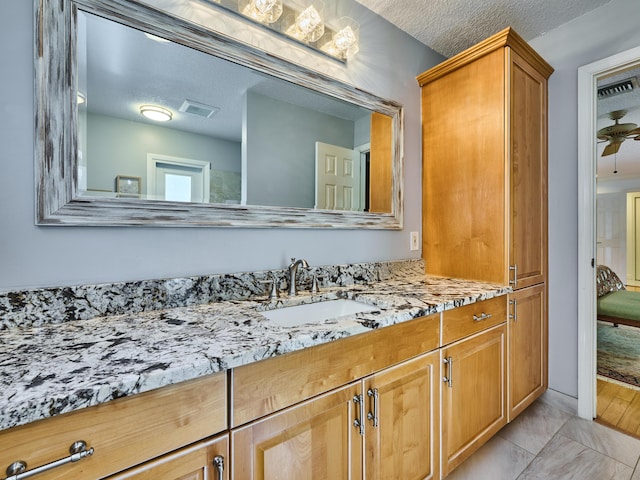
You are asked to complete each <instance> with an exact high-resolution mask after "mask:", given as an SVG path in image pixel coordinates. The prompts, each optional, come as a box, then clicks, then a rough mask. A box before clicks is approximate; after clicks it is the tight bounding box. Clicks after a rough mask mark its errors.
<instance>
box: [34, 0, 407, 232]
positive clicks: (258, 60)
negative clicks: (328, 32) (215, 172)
mask: <svg viewBox="0 0 640 480" xmlns="http://www.w3.org/2000/svg"><path fill="white" fill-rule="evenodd" d="M34 5H35V12H36V20H35V23H34V28H35V42H34V48H35V52H34V58H35V137H36V138H35V173H36V174H35V180H36V224H37V225H88V226H126V225H135V226H213V227H289V228H343V229H345V228H368V229H391V230H399V229H402V220H403V193H402V182H403V173H402V172H403V145H402V141H403V108H402V106H401V105H399V104H398V103H396V102H394V101H390V100H384V99H381V98H379V97H377V96H375V95H372V94H370V93H367V92H364V91H362V90H360V89H358V88H356V87H354V86H351V85H348V84H346V83H343V82H340V81H337V80H335V79H333V78H330V77H328V76H326V75H324V74H322V73H319V72H316V71H313V70H310V69H308V68H306V67H303V66H299V65H296V64H293V63H291V62H289V61H287V60H283V59H282V58H278V57H276V56H274V55H271V54H269V53H268V52H264V51H261V50H259V49H257V48H255V47H252V46H249V45H246V44H244V43H241V42H239V41H237V40H235V39H233V38H230V37H228V36H225V35H223V34H221V33H219V32H216V31H213V30H210V29H207V28H205V27H204V26H202V25H199V24H195V23H191V22H189V21H187V20H185V19H182V18H179V17H176V16H173V15H171V14H169V13H167V12H165V11H163V10H160V9H156V8H154V7H151V6H148V5H146V4H142V3H140V2H138V1H136V0H34ZM210 8H215V7H213V6H211V7H210ZM78 10H82V11H86V12H89V13H94V14H96V15H100V16H102V17H105V18H107V19H111V20H114V21H117V22H119V23H122V24H124V25H128V26H130V27H133V28H137V29H140V30H144V31H147V32H149V33H152V34H155V35H158V36H162V37H164V38H167V39H169V40H171V41H173V42H176V43H179V44H182V45H185V46H188V47H191V48H195V49H198V50H200V51H203V52H205V53H208V54H211V55H215V56H218V57H221V58H225V59H228V60H231V61H233V62H235V63H238V64H241V65H244V66H247V67H249V68H252V69H255V70H257V71H260V72H262V73H266V74H269V75H273V76H275V77H278V78H281V79H284V80H287V81H289V82H292V83H295V84H297V85H301V86H304V87H307V88H310V89H312V90H314V91H317V92H321V93H324V94H327V95H330V96H332V97H335V98H338V99H342V100H345V101H348V102H351V103H354V104H357V105H359V106H361V107H364V108H367V109H369V110H372V111H373V112H377V113H381V114H384V115H388V116H389V117H391V128H390V130H391V135H390V137H391V138H390V139H389V141H390V152H391V156H392V161H391V165H390V169H389V170H390V171H389V172H387V177H388V180H386V182H387V184H390V189H389V195H390V198H389V199H388V202H389V203H390V213H372V212H350V211H336V210H317V209H308V208H293V207H268V206H256V205H225V204H205V203H199V204H198V203H184V202H169V201H157V200H143V199H128V198H100V197H90V196H85V195H82V196H80V195H79V194H78V154H77V138H78V132H77V116H78V110H77V104H76V103H77V102H76V95H77V87H76V85H77V71H76V70H77V67H76V65H77V62H76V60H77V57H76V53H77V52H76V50H77V17H78Z"/></svg>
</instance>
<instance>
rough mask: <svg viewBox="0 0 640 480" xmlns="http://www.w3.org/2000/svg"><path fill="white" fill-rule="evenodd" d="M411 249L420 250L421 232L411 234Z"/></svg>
mask: <svg viewBox="0 0 640 480" xmlns="http://www.w3.org/2000/svg"><path fill="white" fill-rule="evenodd" d="M409 248H410V249H411V250H420V233H419V232H411V235H410V247H409Z"/></svg>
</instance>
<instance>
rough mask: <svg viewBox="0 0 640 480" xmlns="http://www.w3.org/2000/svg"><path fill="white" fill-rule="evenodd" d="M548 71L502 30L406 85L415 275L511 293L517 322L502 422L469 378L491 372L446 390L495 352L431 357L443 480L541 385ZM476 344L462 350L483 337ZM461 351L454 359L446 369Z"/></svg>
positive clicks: (511, 326) (511, 328)
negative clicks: (437, 382)
mask: <svg viewBox="0 0 640 480" xmlns="http://www.w3.org/2000/svg"><path fill="white" fill-rule="evenodd" d="M552 72H553V68H552V67H551V66H550V65H549V64H548V63H547V62H545V61H544V59H542V58H541V57H540V56H539V55H538V54H537V53H536V52H535V51H534V50H533V49H531V47H529V46H528V45H527V44H526V42H525V41H524V40H523V39H522V38H521V37H520V36H519V35H517V34H516V33H515V32H514V31H513V30H512V29H510V28H507V29H505V30H503V31H502V32H499V33H497V34H496V35H494V36H492V37H490V38H488V39H487V40H485V41H483V42H481V43H479V44H478V45H476V46H474V47H472V48H470V49H468V50H466V51H464V52H462V53H460V54H458V55H456V56H454V57H452V58H450V59H448V60H446V61H445V62H443V63H442V64H440V65H437V66H436V67H434V68H432V69H430V70H428V71H426V72H424V73H423V74H422V75H420V76H419V77H418V82H419V84H420V86H421V87H422V115H423V120H422V125H423V127H422V128H423V131H422V136H423V225H422V226H423V257H424V259H425V263H426V270H427V273H431V274H435V275H442V276H452V277H457V278H468V279H473V280H480V281H487V282H492V283H497V284H502V285H511V286H512V288H513V289H514V291H515V293H514V294H513V295H510V300H511V301H512V302H513V303H512V304H511V305H510V313H509V314H510V315H511V316H513V315H514V310H517V318H518V320H515V319H514V318H510V321H509V323H508V329H507V335H508V341H507V344H508V346H509V349H508V351H509V356H508V385H509V392H508V409H507V410H508V414H507V415H505V412H504V411H503V410H501V409H499V408H498V403H497V402H498V397H495V398H494V397H493V395H496V391H493V390H492V391H491V392H490V391H488V390H486V388H487V387H486V385H493V386H494V387H492V388H497V385H498V383H499V382H502V381H503V380H504V378H498V376H496V375H497V373H496V372H497V371H498V370H495V371H493V370H492V372H491V373H489V372H487V371H484V370H482V371H478V375H480V376H481V377H484V376H487V375H493V377H491V378H490V379H487V381H488V383H487V384H486V385H485V386H483V385H481V384H478V385H477V387H478V388H479V390H478V392H474V391H473V389H471V388H468V385H467V383H466V381H462V384H463V386H462V387H460V390H462V391H461V392H457V391H456V388H455V383H456V382H455V379H456V376H457V375H461V373H460V369H461V368H462V369H468V370H469V371H471V370H472V367H471V365H474V362H475V361H476V360H478V361H493V362H494V363H495V364H496V365H497V364H498V351H497V347H495V348H494V349H493V350H492V349H489V350H486V352H485V353H484V354H483V355H489V356H491V355H493V358H484V359H483V358H482V357H481V356H476V355H480V353H479V352H481V351H482V349H481V348H480V347H478V348H479V350H476V353H473V352H472V351H467V353H466V354H465V353H464V350H466V348H469V346H470V345H472V344H473V343H467V341H463V342H460V343H459V344H456V346H455V349H456V350H462V351H458V352H456V351H455V350H454V351H453V353H451V351H450V350H449V349H454V346H453V345H452V346H450V347H447V351H446V352H445V351H443V358H448V357H449V356H450V355H451V356H452V358H453V364H449V365H448V366H447V367H448V368H449V369H451V368H453V379H454V386H453V387H452V388H449V387H444V390H443V392H444V393H443V445H442V450H443V459H444V460H443V467H442V470H443V473H444V474H446V473H448V471H450V470H451V469H452V468H454V467H455V466H456V465H457V464H459V463H460V461H461V460H462V459H463V458H465V457H466V456H468V453H469V452H470V451H472V449H473V448H472V447H473V445H474V442H475V443H477V441H476V440H478V439H480V438H484V437H477V438H476V437H474V435H475V433H476V432H483V433H482V434H481V435H485V433H486V432H492V431H495V426H496V425H500V424H501V422H504V421H505V419H506V416H508V417H509V420H510V419H512V418H514V417H515V416H516V415H517V414H518V413H520V412H521V411H522V410H523V409H524V408H526V406H527V405H529V404H530V403H531V402H533V400H535V399H536V398H537V397H538V396H540V395H541V394H542V393H543V392H544V390H545V389H546V387H547V359H546V358H547V308H546V302H547V294H546V288H547V262H548V260H547V257H548V255H547V243H548V242H547V79H548V78H549V76H550V75H551V73H552ZM465 308H466V307H465ZM454 311H455V310H454ZM446 314H447V312H445V318H444V319H443V343H446V341H445V340H444V336H445V334H446V333H447V331H448V329H449V327H448V326H447V321H446ZM451 328H453V329H454V330H455V328H454V327H451ZM494 334H495V333H494ZM484 335H485V334H482V335H481V336H479V337H478V338H477V339H476V340H473V342H479V341H481V340H480V339H481V338H485V339H488V338H489V337H485V336H484ZM468 341H469V342H472V341H471V340H468ZM454 353H455V355H454ZM461 354H462V355H463V358H466V360H458V361H457V362H456V356H457V355H461ZM473 368H475V367H473ZM501 368H502V369H501V370H499V371H500V372H503V373H504V367H501ZM465 378H471V377H465ZM457 383H458V385H459V384H460V383H461V382H460V381H459V382H457ZM478 395H485V396H486V398H482V400H481V401H479V402H477V403H475V404H473V407H472V408H471V409H470V410H469V411H471V412H474V413H473V415H472V417H468V416H467V415H468V414H466V413H464V412H463V407H462V405H463V404H466V403H465V402H467V400H465V398H474V397H476V398H477V396H478ZM467 396H469V397H467ZM460 415H461V416H460ZM474 438H476V440H474Z"/></svg>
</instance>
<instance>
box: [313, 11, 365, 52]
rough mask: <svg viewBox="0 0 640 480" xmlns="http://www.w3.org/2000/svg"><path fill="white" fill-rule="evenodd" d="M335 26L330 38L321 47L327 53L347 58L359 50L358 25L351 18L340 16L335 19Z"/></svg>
mask: <svg viewBox="0 0 640 480" xmlns="http://www.w3.org/2000/svg"><path fill="white" fill-rule="evenodd" d="M335 27H336V28H335V31H334V32H333V36H332V38H331V40H329V41H328V42H327V43H325V44H324V45H323V46H322V47H321V49H322V50H323V51H324V52H326V53H328V54H329V55H332V56H334V57H338V58H342V59H345V60H347V59H349V58H351V57H353V56H354V55H355V54H356V53H358V51H360V47H359V45H358V37H359V33H360V25H359V24H358V22H356V21H355V20H353V19H352V18H349V17H342V18H340V19H339V20H338V21H336V25H335Z"/></svg>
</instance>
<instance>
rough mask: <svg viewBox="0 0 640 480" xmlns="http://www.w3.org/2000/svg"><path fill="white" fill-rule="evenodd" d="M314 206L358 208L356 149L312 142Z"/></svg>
mask: <svg viewBox="0 0 640 480" xmlns="http://www.w3.org/2000/svg"><path fill="white" fill-rule="evenodd" d="M315 208H320V209H326V210H354V211H358V210H360V209H361V207H360V152H356V151H355V150H350V149H348V148H343V147H338V146H336V145H330V144H328V143H322V142H316V205H315Z"/></svg>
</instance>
